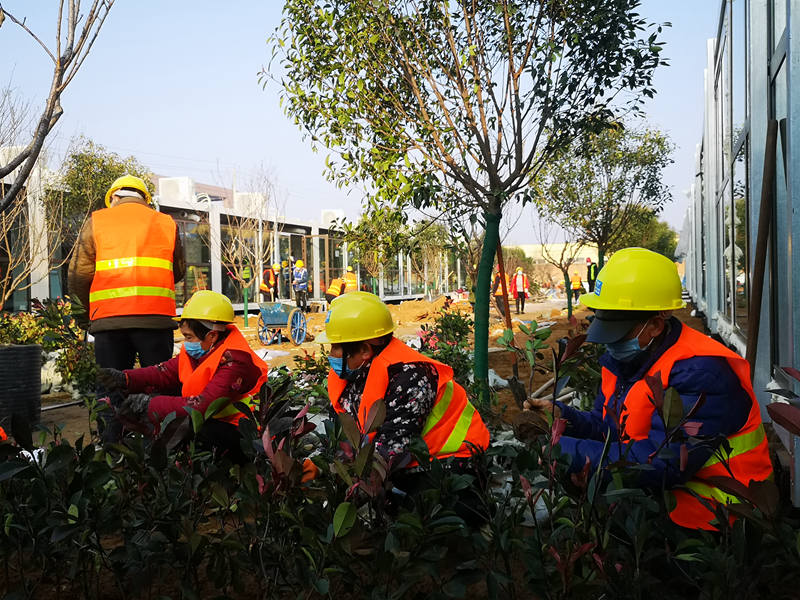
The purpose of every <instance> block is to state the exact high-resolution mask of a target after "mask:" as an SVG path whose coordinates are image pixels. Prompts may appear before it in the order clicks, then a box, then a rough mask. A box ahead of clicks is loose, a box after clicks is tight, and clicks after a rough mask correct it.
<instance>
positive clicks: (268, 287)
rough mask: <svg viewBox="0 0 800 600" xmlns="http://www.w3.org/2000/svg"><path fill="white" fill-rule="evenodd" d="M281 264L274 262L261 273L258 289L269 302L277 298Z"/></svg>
mask: <svg viewBox="0 0 800 600" xmlns="http://www.w3.org/2000/svg"><path fill="white" fill-rule="evenodd" d="M280 273H281V266H280V264H278V263H275V264H274V265H272V266H271V267H267V268H266V269H264V272H263V273H262V275H261V285H260V286H259V288H258V289H259V290H260V291H261V292H262V293H263V294H264V295H265V296H266V298H267V300H268V301H269V302H275V301H276V300H277V299H278V279H279V278H280Z"/></svg>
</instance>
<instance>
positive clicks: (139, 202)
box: [69, 175, 185, 442]
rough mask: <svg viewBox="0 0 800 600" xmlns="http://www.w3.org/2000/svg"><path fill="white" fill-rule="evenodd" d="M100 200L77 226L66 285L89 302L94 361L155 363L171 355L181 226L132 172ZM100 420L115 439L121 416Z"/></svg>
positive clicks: (107, 437) (181, 267) (181, 266)
mask: <svg viewBox="0 0 800 600" xmlns="http://www.w3.org/2000/svg"><path fill="white" fill-rule="evenodd" d="M105 201H106V206H107V207H108V208H104V209H100V210H98V211H95V212H94V213H92V215H91V216H90V217H89V219H88V220H87V221H86V224H85V225H84V226H83V229H82V230H81V233H80V237H79V238H78V244H77V245H76V247H75V253H74V254H73V255H72V260H71V261H70V265H69V291H70V293H71V294H72V295H74V296H75V297H76V298H78V299H79V300H80V302H81V303H82V304H83V306H84V307H85V308H86V311H87V318H88V320H89V323H88V329H89V333H91V334H92V335H93V336H94V353H95V359H96V361H97V365H98V366H99V367H103V368H112V369H131V368H133V365H134V363H135V362H136V359H137V357H138V359H139V364H141V365H142V366H150V365H156V364H158V363H160V362H163V361H165V360H167V359H169V358H170V357H171V356H172V348H173V331H174V329H175V328H176V324H175V322H174V321H173V320H172V318H173V317H174V316H175V282H176V281H180V280H181V279H183V276H184V273H185V263H184V257H183V248H182V246H181V242H180V237H179V236H178V229H177V226H176V225H175V221H174V220H173V219H172V217H170V216H168V215H165V214H162V213H160V212H158V211H156V210H154V209H153V208H152V207H151V206H149V205H150V204H152V201H153V200H152V197H151V196H150V191H149V190H148V189H147V185H146V184H145V182H144V181H142V180H141V179H139V178H138V177H134V176H133V175H124V176H122V177H120V178H118V179H117V180H116V181H114V183H113V184H111V187H110V188H109V189H108V191H107V192H106V198H105ZM98 393H99V394H101V395H102V394H104V390H103V389H102V388H101V389H99V390H98ZM114 401H116V399H115V400H114ZM103 425H104V427H103V432H102V435H103V440H104V441H107V442H115V441H117V440H118V439H119V436H120V435H121V432H122V428H121V425H120V423H119V421H118V420H116V418H115V417H113V416H111V415H104V419H103Z"/></svg>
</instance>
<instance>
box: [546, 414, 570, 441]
mask: <svg viewBox="0 0 800 600" xmlns="http://www.w3.org/2000/svg"><path fill="white" fill-rule="evenodd" d="M566 428H567V420H566V419H555V420H554V421H553V428H552V430H551V436H552V437H551V438H550V444H552V445H553V446H555V445H556V444H557V443H558V442H559V441H560V440H561V434H563V433H564V431H565V430H566Z"/></svg>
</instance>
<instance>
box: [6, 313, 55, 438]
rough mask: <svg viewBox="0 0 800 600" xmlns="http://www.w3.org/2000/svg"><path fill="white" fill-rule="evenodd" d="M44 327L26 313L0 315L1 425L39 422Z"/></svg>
mask: <svg viewBox="0 0 800 600" xmlns="http://www.w3.org/2000/svg"><path fill="white" fill-rule="evenodd" d="M43 336H44V327H43V325H42V324H41V322H40V321H39V319H38V318H37V317H36V316H35V315H32V314H29V313H16V314H10V313H1V314H0V426H5V427H6V428H8V426H10V424H11V419H12V417H13V416H16V417H17V418H22V419H24V421H25V422H27V423H29V424H34V423H38V422H39V415H40V413H41V404H42V394H41V392H42V383H41V376H42V375H41V374H42V345H41V344H42V339H43Z"/></svg>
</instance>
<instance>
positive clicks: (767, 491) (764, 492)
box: [747, 480, 780, 517]
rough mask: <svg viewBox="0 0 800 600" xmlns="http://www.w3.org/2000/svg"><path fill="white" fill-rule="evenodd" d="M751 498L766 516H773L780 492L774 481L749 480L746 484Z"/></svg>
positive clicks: (776, 510)
mask: <svg viewBox="0 0 800 600" xmlns="http://www.w3.org/2000/svg"><path fill="white" fill-rule="evenodd" d="M747 488H748V489H749V490H750V495H751V496H752V498H753V504H755V505H756V506H757V507H758V509H759V510H760V511H761V512H762V513H763V514H764V516H766V517H773V516H775V514H776V513H777V512H778V506H779V504H780V492H779V491H778V486H777V485H775V482H774V481H769V480H766V481H751V482H750V485H748V486H747Z"/></svg>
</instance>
